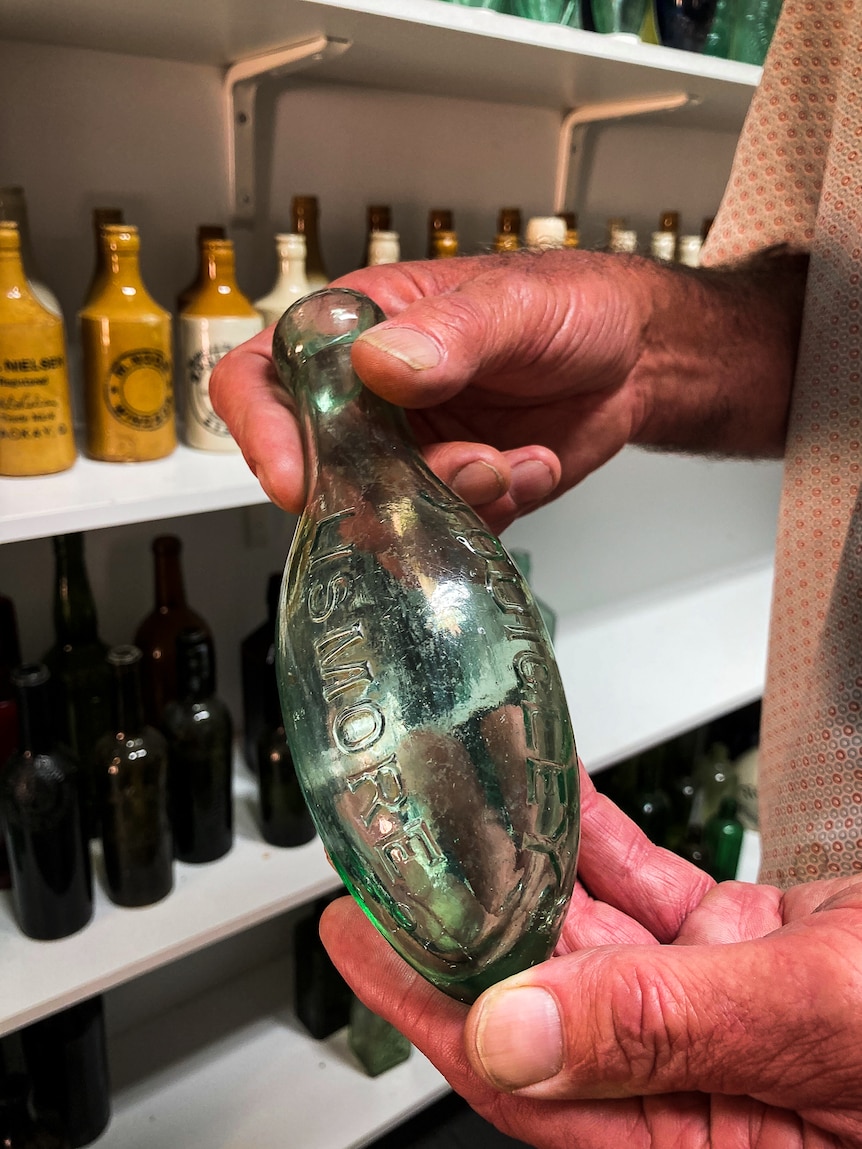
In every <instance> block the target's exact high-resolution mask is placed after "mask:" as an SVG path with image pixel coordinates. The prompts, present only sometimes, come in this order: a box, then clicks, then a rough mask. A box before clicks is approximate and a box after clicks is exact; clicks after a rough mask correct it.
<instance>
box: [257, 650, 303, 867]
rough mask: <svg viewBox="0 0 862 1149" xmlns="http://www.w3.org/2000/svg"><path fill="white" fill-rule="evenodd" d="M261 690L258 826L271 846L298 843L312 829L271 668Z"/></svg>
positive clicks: (276, 684) (297, 844) (301, 841)
mask: <svg viewBox="0 0 862 1149" xmlns="http://www.w3.org/2000/svg"><path fill="white" fill-rule="evenodd" d="M265 690H266V695H265V706H266V724H265V725H264V728H263V730H262V731H261V734H260V739H259V741H258V748H257V751H258V758H257V762H258V767H257V772H258V788H259V792H260V828H261V832H262V834H263V836H264V838H265V840H266V841H267V842H269V844H270V845H271V846H301V845H302V844H303V843H304V842H310V841H311V839H312V838H313V837H314V835H315V832H316V831H315V828H314V822H313V821H312V818H311V814H310V813H309V810H308V806H307V805H306V804H305V798H304V796H303V793H302V787H301V786H300V784H299V779H298V778H297V776H296V769H295V767H294V765H293V756H292V754H291V753H290V747H289V746H288V744H287V735H286V734H285V732H284V720H283V719H282V716H281V705H280V703H279V700H278V683H277V681H276V678H275V671H274V668H273V674H272V678H271V680H269V681H267V682H266V684H265Z"/></svg>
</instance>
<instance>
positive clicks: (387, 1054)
mask: <svg viewBox="0 0 862 1149" xmlns="http://www.w3.org/2000/svg"><path fill="white" fill-rule="evenodd" d="M347 1043H348V1045H349V1046H350V1048H351V1050H352V1051H353V1053H354V1054H355V1056H356V1058H357V1060H358V1061H359V1064H360V1065H361V1066H362V1068H363V1069H364V1070H365V1072H366V1073H367V1074H368V1076H369V1077H379V1076H380V1074H381V1073H385V1072H386V1071H387V1070H388V1069H394V1068H395V1066H396V1065H400V1064H401V1063H402V1062H403V1061H406V1060H407V1058H408V1057H409V1056H410V1054H411V1052H412V1049H413V1046H412V1045H411V1044H410V1042H409V1041H408V1040H407V1038H406V1037H405V1036H404V1034H403V1033H399V1032H398V1030H397V1029H396V1028H395V1026H394V1025H390V1024H389V1022H388V1021H384V1019H383V1018H382V1017H378V1015H377V1014H376V1013H374V1011H373V1010H371V1009H369V1008H368V1006H367V1005H363V1004H362V1002H361V1001H360V1000H359V998H358V997H354V998H353V1001H352V1002H351V1003H350V1022H349V1028H348V1031H347Z"/></svg>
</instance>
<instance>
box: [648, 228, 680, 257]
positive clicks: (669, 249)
mask: <svg viewBox="0 0 862 1149" xmlns="http://www.w3.org/2000/svg"><path fill="white" fill-rule="evenodd" d="M650 254H651V255H652V257H653V259H664V260H673V258H674V256H675V255H676V235H675V234H674V233H673V232H672V231H654V232H653V233H652V236H651V242H650Z"/></svg>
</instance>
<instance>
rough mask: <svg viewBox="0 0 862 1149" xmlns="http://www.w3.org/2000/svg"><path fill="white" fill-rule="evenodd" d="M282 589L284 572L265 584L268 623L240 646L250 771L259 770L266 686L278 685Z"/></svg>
mask: <svg viewBox="0 0 862 1149" xmlns="http://www.w3.org/2000/svg"><path fill="white" fill-rule="evenodd" d="M280 590H281V571H278V572H276V573H274V574H271V575H270V576H269V581H268V582H267V584H266V622H262V623H261V624H260V626H258V627H255V629H254V630H253V631H252V632H251V634H249V635H246V637H245V638H244V639H243V640H242V643H241V645H240V653H239V658H240V675H241V679H242V717H243V724H242V725H243V730H242V745H243V751H244V754H245V760H246V762H247V763H248V768H249V770H253V771H255V770H257V745H258V742H259V740H260V736H261V734H262V733H263V728H264V725H265V724H266V718H265V715H264V706H265V701H266V691H267V683H269V682H275V617H276V614H277V612H278V595H279V592H280Z"/></svg>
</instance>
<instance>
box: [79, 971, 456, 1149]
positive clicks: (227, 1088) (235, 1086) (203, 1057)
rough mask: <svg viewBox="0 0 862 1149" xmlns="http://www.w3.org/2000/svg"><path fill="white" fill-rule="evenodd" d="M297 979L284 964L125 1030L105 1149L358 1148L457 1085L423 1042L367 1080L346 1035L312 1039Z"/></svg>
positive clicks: (116, 1057)
mask: <svg viewBox="0 0 862 1149" xmlns="http://www.w3.org/2000/svg"><path fill="white" fill-rule="evenodd" d="M290 985H291V975H290V968H289V963H288V962H287V961H279V962H274V963H272V964H270V965H267V966H264V967H262V968H259V969H255V970H252V971H251V972H250V973H248V974H247V975H245V976H243V977H241V978H238V979H237V980H235V981H232V982H230V983H228V984H226V985H224V986H220V987H219V988H217V989H215V990H213V991H211V992H209V993H207V994H205V995H202V996H201V997H198V998H195V999H192V1000H191V1001H189V1002H186V1003H184V1004H183V1005H181V1006H180V1007H179V1008H177V1009H175V1010H172V1011H170V1012H169V1013H167V1014H165V1015H164V1016H161V1017H157V1018H155V1019H154V1020H152V1021H149V1022H147V1023H146V1024H144V1025H142V1026H139V1027H136V1028H134V1029H132V1030H130V1031H128V1032H127V1033H125V1034H122V1035H121V1036H119V1037H118V1038H116V1039H115V1040H114V1042H113V1043H112V1046H111V1049H110V1062H111V1072H112V1078H113V1084H114V1090H115V1093H114V1115H113V1118H112V1121H111V1124H110V1125H109V1126H108V1129H107V1131H106V1133H105V1134H104V1136H103V1137H102V1139H101V1140H100V1141H99V1146H100V1149H141V1146H143V1145H146V1146H147V1147H148V1149H178V1147H179V1146H182V1149H251V1147H255V1149H282V1147H283V1149H296V1147H298V1146H313V1147H314V1149H354V1147H356V1146H361V1145H365V1144H367V1143H368V1142H369V1141H371V1140H373V1139H374V1138H375V1137H378V1136H380V1135H382V1134H383V1133H385V1132H387V1131H388V1130H389V1129H392V1128H394V1127H395V1126H396V1125H398V1124H399V1123H400V1122H401V1121H402V1120H404V1119H405V1118H406V1117H408V1116H410V1115H411V1114H413V1113H415V1111H416V1110H417V1109H419V1108H421V1107H422V1106H424V1105H426V1104H428V1103H429V1102H431V1101H433V1100H435V1099H436V1098H438V1097H442V1096H443V1095H444V1094H445V1093H447V1092H448V1088H449V1087H448V1085H447V1084H446V1082H445V1080H444V1079H443V1077H441V1076H440V1074H439V1073H438V1072H437V1070H436V1069H434V1067H433V1066H432V1065H431V1063H430V1062H429V1061H427V1060H426V1059H425V1058H424V1057H423V1056H422V1054H420V1053H419V1052H418V1050H415V1049H414V1050H413V1051H412V1052H411V1055H410V1057H409V1058H408V1060H407V1061H406V1062H404V1063H403V1064H401V1065H399V1066H396V1067H395V1068H394V1069H391V1070H389V1071H388V1072H387V1073H384V1074H381V1075H380V1076H379V1077H376V1078H369V1077H368V1076H367V1075H366V1074H365V1073H364V1072H363V1071H362V1069H361V1068H360V1066H359V1064H358V1062H356V1060H355V1059H354V1057H353V1054H352V1053H351V1052H350V1050H349V1048H348V1045H347V1038H346V1031H344V1030H342V1031H341V1032H339V1033H337V1034H334V1035H333V1036H332V1037H331V1038H328V1039H327V1040H326V1041H323V1042H318V1041H314V1040H313V1039H312V1038H310V1037H308V1035H307V1034H306V1033H305V1031H304V1030H303V1029H302V1027H301V1025H300V1024H299V1022H298V1021H297V1020H296V1018H295V1017H294V1016H293V1012H292V1008H291V992H290Z"/></svg>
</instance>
